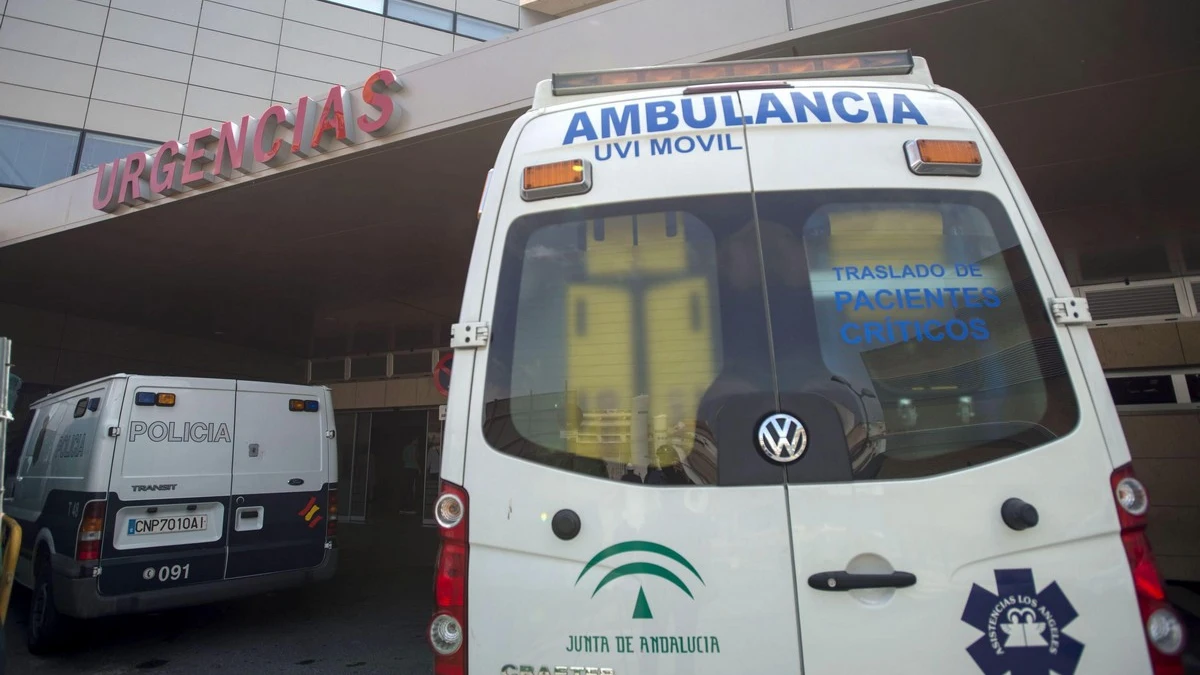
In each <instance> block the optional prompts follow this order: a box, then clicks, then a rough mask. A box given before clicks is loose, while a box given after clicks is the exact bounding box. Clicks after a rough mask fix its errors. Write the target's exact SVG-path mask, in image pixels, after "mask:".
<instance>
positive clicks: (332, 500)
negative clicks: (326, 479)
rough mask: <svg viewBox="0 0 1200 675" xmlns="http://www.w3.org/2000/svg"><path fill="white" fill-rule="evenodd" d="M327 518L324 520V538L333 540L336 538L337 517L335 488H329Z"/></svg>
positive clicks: (336, 493) (336, 492)
mask: <svg viewBox="0 0 1200 675" xmlns="http://www.w3.org/2000/svg"><path fill="white" fill-rule="evenodd" d="M328 494H329V497H328V499H329V502H328V503H329V513H328V514H327V515H328V516H329V517H328V518H326V519H325V538H326V539H333V538H335V537H337V527H338V515H337V506H338V504H337V495H338V491H337V488H335V487H331V488H329V493H328Z"/></svg>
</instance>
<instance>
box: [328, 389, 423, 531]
mask: <svg viewBox="0 0 1200 675" xmlns="http://www.w3.org/2000/svg"><path fill="white" fill-rule="evenodd" d="M437 414H438V412H437V410H436V409H435V410H433V411H432V413H431V412H430V411H427V410H372V411H362V412H342V413H338V414H337V425H338V485H339V488H340V489H341V491H342V494H343V495H344V496H343V499H344V501H345V510H344V512H342V513H340V514H339V516H340V517H341V519H342V522H346V523H365V522H368V519H369V520H370V522H373V523H374V522H379V521H381V520H395V519H398V518H402V517H412V516H420V515H424V512H425V511H426V510H427V509H426V505H425V503H424V501H425V500H424V498H423V497H424V494H425V492H426V489H427V488H426V477H427V476H428V470H429V469H428V467H427V464H428V452H427V448H428V447H429V444H430V443H431V438H430V434H429V431H431V430H432V431H435V432H436V431H438V430H439V427H438V426H437V425H438V422H437ZM431 420H432V421H431ZM436 435H437V434H435V436H436ZM439 464H440V460H439ZM435 470H436V468H435ZM435 490H436V487H435Z"/></svg>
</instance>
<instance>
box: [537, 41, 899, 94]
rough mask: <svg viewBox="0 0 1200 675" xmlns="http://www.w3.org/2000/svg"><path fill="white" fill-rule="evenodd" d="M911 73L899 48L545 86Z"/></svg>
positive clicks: (578, 77) (574, 88)
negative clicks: (895, 49)
mask: <svg viewBox="0 0 1200 675" xmlns="http://www.w3.org/2000/svg"><path fill="white" fill-rule="evenodd" d="M913 68H914V62H913V56H912V52H911V51H910V50H907V49H905V50H897V51H886V52H864V53H860V54H832V55H826V56H799V57H789V58H782V59H757V60H752V61H723V62H718V63H695V64H687V65H676V66H651V67H648V68H622V69H617V70H594V71H585V72H577V73H555V74H554V76H553V78H552V80H551V82H552V84H553V88H554V95H555V96H572V95H575V94H596V93H601V92H609V91H627V90H631V89H650V88H656V87H677V86H692V85H699V84H714V83H717V82H734V81H736V82H754V81H757V80H794V79H809V78H819V77H846V76H849V77H867V76H873V75H874V76H880V75H907V74H909V73H911V72H912V71H913Z"/></svg>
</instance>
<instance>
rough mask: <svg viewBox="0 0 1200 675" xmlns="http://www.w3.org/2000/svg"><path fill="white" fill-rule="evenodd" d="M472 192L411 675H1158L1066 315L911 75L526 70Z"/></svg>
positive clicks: (980, 128) (958, 136) (1032, 217)
mask: <svg viewBox="0 0 1200 675" xmlns="http://www.w3.org/2000/svg"><path fill="white" fill-rule="evenodd" d="M488 183H489V186H488V187H487V188H486V189H485V192H484V198H483V201H482V204H481V206H480V211H481V218H480V226H479V230H478V235H477V238H476V242H475V248H474V253H473V258H472V263H471V267H470V274H469V277H468V279H467V286H466V292H465V296H464V300H463V304H462V310H461V318H460V323H459V324H457V325H456V326H455V329H454V334H453V339H452V346H453V347H454V348H455V349H456V352H455V353H456V358H455V371H454V376H453V383H452V385H451V388H450V397H449V402H448V406H449V407H448V412H447V418H446V433H445V444H444V453H445V454H444V459H443V462H442V473H441V477H442V479H443V481H444V482H443V485H442V494H441V495H440V496H439V501H438V502H437V508H436V514H437V518H438V520H439V524H440V526H441V532H442V544H441V549H440V552H439V556H438V562H437V571H436V584H435V590H436V608H435V610H434V615H433V618H432V621H431V625H430V642H431V646H432V648H433V650H434V652H435V663H436V668H435V671H436V672H437V673H439V674H446V675H449V674H451V673H454V674H461V673H472V674H475V675H494V674H495V673H502V674H504V675H520V674H525V673H529V674H532V675H542V674H556V675H557V674H564V675H590V674H604V673H615V674H616V675H626V674H633V673H658V674H672V673H674V674H679V675H683V674H688V675H693V674H700V673H712V674H714V675H716V674H722V675H724V674H728V673H735V672H756V673H805V674H806V675H837V674H841V673H890V674H901V673H913V674H920V675H928V674H929V673H986V674H988V675H1001V674H1003V673H1012V674H1013V675H1031V674H1033V673H1039V674H1043V675H1048V674H1049V673H1051V672H1053V673H1058V674H1059V675H1071V674H1074V673H1104V674H1114V673H1121V674H1122V675H1132V674H1135V673H1137V674H1146V673H1156V674H1159V675H1161V674H1165V673H1179V672H1181V666H1180V657H1179V653H1180V652H1181V650H1182V649H1183V647H1184V639H1185V638H1184V635H1183V633H1184V629H1183V625H1182V624H1181V621H1180V619H1179V618H1178V617H1177V615H1176V614H1175V613H1174V612H1173V610H1172V608H1171V607H1170V606H1169V605H1168V603H1167V602H1165V600H1164V592H1163V583H1162V581H1161V579H1160V577H1159V574H1158V572H1157V571H1156V567H1155V563H1154V560H1153V557H1152V555H1151V552H1150V550H1149V548H1148V546H1147V543H1146V538H1145V534H1144V530H1145V525H1146V521H1145V515H1146V509H1147V495H1146V492H1145V490H1144V489H1143V487H1142V484H1141V483H1139V482H1138V481H1137V479H1136V478H1135V477H1134V476H1133V473H1132V471H1131V469H1130V455H1129V451H1128V449H1127V448H1126V443H1125V440H1124V438H1123V436H1122V432H1121V428H1120V425H1119V424H1118V421H1117V416H1116V414H1115V412H1114V408H1113V404H1112V402H1111V400H1110V396H1109V393H1108V389H1107V387H1106V385H1105V381H1104V377H1103V375H1102V373H1101V369H1100V365H1099V363H1098V362H1097V358H1096V354H1095V352H1094V350H1093V346H1092V343H1091V340H1090V339H1089V336H1088V332H1087V329H1086V327H1085V325H1084V324H1085V323H1086V321H1087V320H1088V315H1087V308H1086V304H1085V303H1083V302H1082V301H1081V300H1077V299H1075V298H1072V297H1071V291H1070V288H1069V287H1068V285H1067V280H1066V277H1065V276H1064V274H1063V271H1062V269H1061V267H1060V265H1059V262H1058V260H1057V258H1056V257H1055V254H1054V251H1053V250H1052V249H1051V246H1050V242H1049V240H1048V239H1047V236H1046V233H1045V231H1044V230H1043V228H1042V225H1041V223H1040V222H1039V220H1038V216H1037V214H1036V213H1035V211H1034V208H1033V205H1032V204H1031V203H1030V201H1029V198H1028V197H1027V196H1026V194H1025V192H1024V190H1023V189H1022V187H1021V184H1020V182H1019V181H1018V179H1017V176H1016V174H1015V173H1014V171H1013V168H1012V166H1011V165H1010V164H1009V162H1008V160H1007V159H1006V158H1005V156H1004V154H1003V152H1002V150H1001V149H1000V146H999V145H998V143H997V142H996V139H995V137H994V136H993V135H992V133H991V132H990V131H989V129H988V127H987V125H986V124H985V123H984V121H983V119H982V118H981V117H980V115H979V113H978V112H977V111H976V110H975V109H974V108H972V107H971V106H970V104H968V103H967V102H966V101H964V100H963V99H962V98H961V97H959V96H958V95H957V94H955V93H954V92H952V91H947V90H945V89H943V88H940V87H938V86H936V85H935V84H934V83H933V80H932V79H931V76H930V73H929V70H928V69H927V67H926V64H925V62H924V60H922V59H920V58H915V57H913V56H912V55H911V53H909V52H907V51H897V52H880V53H865V54H851V55H836V56H818V57H803V58H787V59H780V60H761V61H746V62H724V63H705V64H699V65H672V66H663V67H652V68H640V69H631V70H619V71H603V72H587V73H572V74H564V75H555V76H554V77H553V79H552V80H548V81H545V82H542V83H540V84H539V86H538V88H537V92H536V95H535V99H534V104H533V108H532V110H530V111H529V112H528V113H527V114H525V115H523V116H522V117H521V118H520V119H518V120H517V121H516V123H515V124H514V125H513V128H512V130H511V131H510V132H509V135H508V137H507V139H506V140H505V142H504V145H503V147H502V149H501V152H500V155H499V159H498V160H497V163H496V165H495V167H494V169H493V170H492V174H491V176H490V179H489V181H488Z"/></svg>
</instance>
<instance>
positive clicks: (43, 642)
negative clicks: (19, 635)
mask: <svg viewBox="0 0 1200 675" xmlns="http://www.w3.org/2000/svg"><path fill="white" fill-rule="evenodd" d="M53 577H54V574H53V572H52V570H51V568H50V561H49V560H47V559H46V557H45V556H44V555H42V556H38V562H37V571H36V573H35V578H34V582H33V594H32V597H30V599H29V623H28V625H27V626H26V629H25V641H26V645H27V646H28V648H29V653H31V654H37V655H45V654H53V653H54V652H56V651H58V650H60V649H61V648H62V646H63V643H64V642H65V641H66V637H67V635H68V634H69V632H70V617H67V616H64V615H62V614H60V613H59V612H58V607H56V606H55V604H54V582H53Z"/></svg>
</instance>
